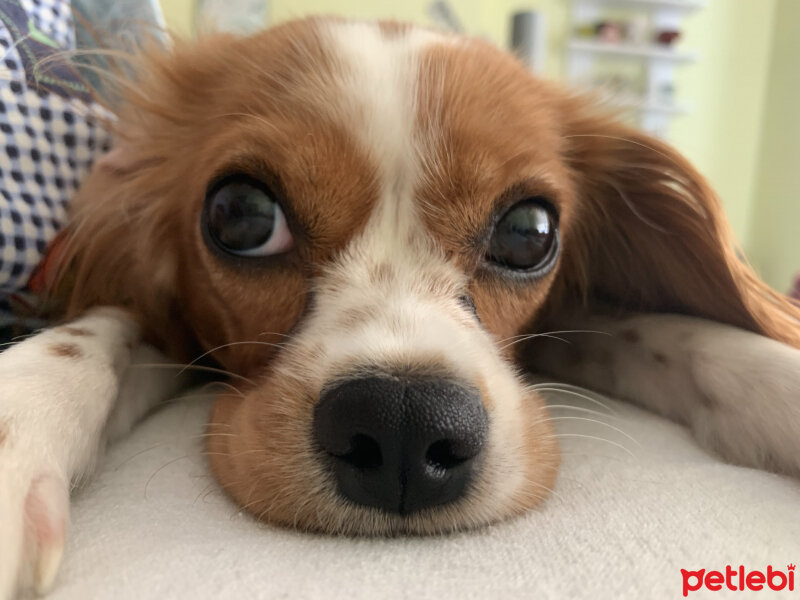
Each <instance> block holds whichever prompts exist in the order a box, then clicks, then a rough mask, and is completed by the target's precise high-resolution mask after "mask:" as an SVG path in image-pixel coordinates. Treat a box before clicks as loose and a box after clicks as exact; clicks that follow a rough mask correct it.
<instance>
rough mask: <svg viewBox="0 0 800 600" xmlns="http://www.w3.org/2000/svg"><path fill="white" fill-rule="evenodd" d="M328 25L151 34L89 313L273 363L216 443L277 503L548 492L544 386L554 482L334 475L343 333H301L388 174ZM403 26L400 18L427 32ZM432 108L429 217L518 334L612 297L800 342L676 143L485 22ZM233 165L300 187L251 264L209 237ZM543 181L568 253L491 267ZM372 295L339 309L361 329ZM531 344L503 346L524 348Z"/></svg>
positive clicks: (423, 76) (89, 240)
mask: <svg viewBox="0 0 800 600" xmlns="http://www.w3.org/2000/svg"><path fill="white" fill-rule="evenodd" d="M314 23H315V22H314V21H304V22H298V23H291V24H288V25H284V26H281V27H278V28H276V29H273V30H271V31H269V32H266V33H262V34H259V35H256V36H254V37H252V38H249V39H246V40H241V39H237V38H233V37H228V36H217V37H210V38H207V39H205V40H203V42H202V43H199V44H186V43H178V44H177V46H176V47H175V49H174V50H173V51H172V53H171V55H170V56H169V57H165V56H162V55H161V54H159V53H158V52H156V51H155V50H151V51H149V52H146V53H144V55H143V58H142V59H141V61H140V66H139V68H138V73H139V78H138V79H137V80H136V81H135V82H134V83H132V84H131V85H129V86H126V87H124V89H123V90H122V96H123V97H124V99H125V102H124V104H123V106H122V107H121V109H120V115H121V117H120V124H121V125H120V127H119V131H118V138H119V139H118V147H117V149H116V150H115V151H114V152H112V153H111V154H110V155H109V156H108V157H107V158H106V159H104V160H103V161H101V162H100V163H99V164H98V166H97V167H96V168H95V169H94V171H93V173H92V174H91V175H90V177H89V178H88V180H87V181H86V183H85V184H84V186H83V188H82V190H81V192H80V193H79V196H78V198H77V199H76V201H75V204H74V210H73V221H72V225H71V228H70V233H71V237H70V241H69V245H68V248H67V252H66V256H65V262H64V264H65V265H67V266H68V269H69V277H67V269H66V268H65V270H64V273H62V281H64V282H69V284H68V285H66V284H65V285H66V289H65V288H62V289H61V290H60V292H61V293H64V292H67V293H68V296H69V301H68V308H67V311H68V313H70V314H78V313H80V312H82V311H84V310H86V309H87V308H89V307H92V306H94V305H99V304H111V305H116V306H125V307H128V308H130V309H131V310H132V311H133V312H134V313H135V314H136V315H137V316H138V317H139V319H140V321H141V323H142V326H143V328H144V330H145V332H146V335H147V337H148V339H149V340H151V341H153V342H155V343H156V344H158V345H159V346H160V347H162V348H163V349H165V350H166V351H167V352H168V353H170V354H172V355H173V356H175V357H176V358H177V359H181V360H187V359H191V358H194V357H195V356H196V355H197V354H199V353H201V352H203V351H206V350H213V356H214V358H215V359H216V360H218V361H219V362H220V363H221V364H222V365H223V366H224V367H225V368H226V369H229V370H231V371H233V372H235V373H237V374H240V375H246V376H249V377H257V378H258V380H257V382H254V383H253V384H252V385H248V386H247V387H246V388H243V389H242V390H241V391H242V397H239V396H233V395H222V396H220V398H219V399H218V402H217V404H216V405H215V407H214V410H213V415H212V418H211V423H210V425H209V434H210V436H209V446H208V447H209V457H210V461H211V465H212V468H213V470H214V472H215V474H216V476H217V478H218V479H219V480H220V481H221V483H222V484H223V485H224V486H225V488H226V489H227V490H228V491H229V492H230V493H231V494H232V495H233V496H234V497H235V498H236V499H237V501H239V502H240V504H242V505H243V506H245V507H246V508H247V509H248V510H250V511H252V512H253V513H254V514H256V515H257V516H260V517H263V518H266V519H269V520H273V521H276V522H281V523H288V524H294V525H297V526H300V527H303V528H309V529H323V530H327V531H350V532H362V533H370V532H375V531H387V532H391V531H406V530H413V531H420V532H432V531H442V530H446V529H448V528H449V527H451V526H452V525H453V523H458V522H459V521H458V519H457V518H456V517H457V516H458V514H460V511H462V512H463V511H472V512H471V513H470V514H471V515H473V516H472V517H470V518H471V519H472V521H471V522H472V523H477V522H486V521H487V520H491V519H494V518H497V517H498V516H502V515H506V514H513V513H515V512H520V511H522V510H525V509H528V508H530V507H532V506H535V505H536V504H537V503H538V502H539V501H541V499H542V493H543V490H544V489H545V488H548V487H549V486H551V485H552V483H553V481H554V478H555V473H556V469H557V465H558V456H557V448H556V444H555V442H554V440H553V436H552V427H551V425H550V423H549V422H546V419H545V417H546V415H545V414H544V408H543V405H542V402H541V399H540V398H538V397H537V396H536V395H535V394H533V393H530V394H528V399H529V400H530V401H529V402H526V403H524V404H523V406H522V407H520V409H519V412H520V415H519V418H520V419H524V421H523V422H524V423H525V426H526V428H527V432H526V436H525V440H524V441H525V445H524V450H523V451H522V454H523V456H522V457H520V460H521V461H522V462H523V463H525V464H526V465H527V466H526V469H527V471H526V474H527V475H528V478H529V482H530V485H529V486H527V487H526V486H523V487H522V488H520V492H519V493H518V494H517V496H515V498H514V499H513V501H512V502H511V503H510V504H509V505H507V506H505V507H504V508H503V509H502V511H501V512H502V515H500V514H493V515H488V516H487V514H484V513H481V510H483V509H482V508H481V506H480V504H479V502H478V500H476V498H477V497H479V494H480V493H483V492H482V491H481V490H478V492H477V494H478V495H477V496H476V495H472V496H470V497H469V498H467V499H465V500H464V501H463V502H462V501H460V502H459V503H456V504H454V505H453V506H451V507H446V508H444V509H441V511H440V512H438V513H437V512H435V511H434V512H431V513H424V514H421V515H418V516H416V517H414V518H413V519H411V520H409V521H407V522H405V521H401V520H398V519H395V518H393V517H389V516H376V515H375V512H374V511H370V510H367V509H363V508H360V507H353V506H352V505H344V504H342V502H341V501H340V500H338V499H337V498H336V497H335V496H334V495H333V494H332V493H331V491H330V490H331V483H330V477H331V476H330V473H329V472H327V471H326V470H325V469H324V465H323V462H322V459H321V457H320V456H319V453H318V452H317V450H316V449H315V448H314V446H313V444H311V443H310V440H309V428H308V423H309V422H310V421H311V414H312V411H313V407H314V404H315V402H316V400H317V396H318V392H319V390H318V389H314V388H312V386H311V384H310V383H309V378H308V377H304V373H307V368H308V365H309V363H311V364H313V362H314V361H315V360H317V359H318V358H319V357H320V356H321V355H322V354H324V352H325V349H324V348H320V347H319V346H318V345H316V346H315V345H313V344H311V345H309V347H307V348H302V349H299V348H296V347H294V346H292V344H291V343H287V339H288V338H286V337H285V336H290V335H291V333H290V332H292V331H294V330H295V329H296V328H298V327H302V326H303V323H304V321H303V316H304V315H305V314H307V313H308V311H309V310H313V304H314V294H313V292H314V291H315V285H317V284H318V277H319V275H320V273H322V272H324V270H325V267H326V266H327V265H329V264H330V263H331V262H332V261H334V260H335V259H336V256H337V254H338V253H339V252H340V251H341V250H342V249H343V248H345V247H346V246H347V244H348V242H349V241H350V240H352V239H353V238H354V237H355V236H356V235H358V233H359V232H360V231H361V230H362V229H363V228H364V226H365V224H366V221H367V218H368V215H369V214H370V211H371V209H372V207H373V206H374V204H375V203H376V201H377V194H378V182H377V177H376V166H375V165H374V164H372V163H371V158H370V157H369V156H367V155H366V154H365V153H364V152H363V150H362V149H361V148H360V147H359V146H358V145H357V144H356V143H355V141H354V139H353V135H352V133H351V132H348V131H346V130H344V128H343V126H342V124H341V123H338V122H337V121H336V120H335V119H333V118H332V117H331V114H330V112H327V111H325V110H324V107H325V103H327V102H328V98H327V96H326V92H329V90H328V89H327V88H326V81H327V78H328V77H329V76H331V75H332V74H335V73H336V72H337V69H339V68H340V66H339V65H338V64H337V63H336V61H335V60H334V59H333V58H332V57H331V56H328V55H327V54H326V51H325V48H324V47H323V45H322V44H321V42H320V39H319V36H318V33H317V32H316V29H315V24H314ZM382 27H383V32H384V34H385V35H387V36H389V37H397V36H402V35H403V34H404V32H405V31H406V29H405V28H404V27H399V26H396V25H391V24H390V25H383V26H382ZM232 65H235V66H236V68H232ZM419 105H420V107H421V108H420V112H419V114H420V119H419V123H417V124H416V126H417V128H418V129H419V132H420V134H421V135H422V136H426V137H428V138H429V139H431V140H435V141H436V145H435V148H434V156H433V157H430V160H428V161H427V162H426V166H427V171H426V173H425V176H424V180H423V182H422V186H421V188H420V189H419V190H418V191H417V194H418V198H417V200H418V202H419V207H420V211H421V213H422V214H423V220H424V225H425V227H426V229H427V230H428V231H429V232H430V234H431V237H432V238H433V239H435V240H436V242H437V243H438V245H439V246H440V248H441V249H442V251H443V252H444V254H445V255H446V256H447V257H449V259H450V260H451V262H452V263H453V264H455V265H457V267H458V269H459V270H460V271H461V272H462V273H464V274H465V276H466V278H467V279H468V281H469V283H468V291H469V293H470V295H471V296H472V297H473V298H474V302H475V305H476V308H477V312H478V315H479V317H480V320H481V324H482V326H483V327H484V328H485V329H486V330H488V331H489V332H490V333H491V334H492V335H493V336H494V338H495V340H496V341H498V346H499V347H500V348H503V343H502V342H504V341H507V339H508V338H509V337H510V336H514V335H517V334H521V333H530V332H537V331H541V330H542V329H543V328H547V327H549V326H550V325H551V324H552V323H554V322H557V321H558V320H559V319H560V318H561V315H562V314H564V313H565V312H568V311H572V310H575V309H577V308H584V309H586V308H588V309H589V310H600V309H603V310H607V309H608V307H609V306H612V307H614V308H615V309H619V310H625V311H643V310H644V311H675V312H682V313H686V314H694V315H699V316H703V317H707V318H710V319H715V320H718V321H722V322H725V323H730V324H732V325H736V326H739V327H743V328H746V329H749V330H752V331H756V332H759V333H762V334H764V335H768V336H770V337H773V338H775V339H778V340H781V341H783V342H786V343H788V344H791V345H793V346H796V347H800V326H799V325H798V322H800V321H799V319H800V311H798V309H797V307H795V306H794V305H792V304H791V303H790V302H789V301H788V300H786V299H784V298H783V297H781V296H780V295H778V294H776V293H775V292H773V291H772V290H770V289H769V288H768V287H767V286H766V285H765V284H764V283H762V282H761V281H760V280H759V279H758V278H757V277H756V275H755V274H754V273H753V272H752V270H750V268H749V267H748V266H747V265H746V264H744V263H743V262H742V261H740V260H739V259H738V258H737V256H736V252H735V246H734V243H733V240H732V236H731V234H730V231H729V228H728V226H727V224H726V222H725V220H724V217H723V215H722V210H721V207H720V205H719V202H718V200H717V199H716V197H715V195H714V193H713V192H712V190H711V189H710V188H709V186H708V184H707V183H706V182H705V180H704V179H703V178H702V177H701V176H700V175H699V174H698V173H697V172H696V171H695V170H694V169H693V168H692V167H691V165H689V163H688V162H687V161H686V160H685V159H684V158H682V157H681V156H680V155H679V154H678V153H677V152H675V151H674V150H672V149H671V148H669V147H668V146H667V145H665V144H663V143H662V142H659V141H656V140H654V139H651V138H649V137H647V136H645V135H643V134H642V133H640V132H637V131H634V130H632V129H629V128H627V127H624V126H622V125H620V124H618V123H617V122H616V121H614V120H613V119H611V118H608V117H606V116H603V115H599V114H597V113H596V112H595V111H594V109H593V108H592V106H591V104H590V103H589V102H588V101H587V100H586V99H585V98H576V97H574V96H572V95H570V94H568V93H566V92H564V91H562V90H560V89H558V88H556V87H554V86H552V85H550V84H546V83H544V82H542V81H539V80H537V79H536V78H534V77H533V76H532V75H531V74H530V73H529V72H528V71H526V70H525V69H524V68H523V67H522V66H521V65H520V64H518V63H517V62H516V61H515V60H514V59H513V58H511V57H510V56H509V55H507V54H505V53H502V52H500V51H498V50H496V49H494V48H492V47H491V46H489V45H487V44H485V43H483V42H479V41H472V42H470V43H468V44H467V43H465V44H457V45H444V46H441V47H434V48H433V49H432V50H430V51H429V52H428V53H427V55H426V56H425V58H424V61H423V67H422V69H421V72H420V97H419ZM231 171H244V172H247V173H250V174H252V175H253V176H254V177H257V178H259V179H262V180H264V181H266V182H268V183H269V184H270V186H271V187H272V188H273V189H274V191H275V192H277V193H278V194H279V195H280V196H281V198H282V199H283V200H285V202H283V203H282V205H283V207H284V209H285V211H286V213H287V220H288V221H289V224H290V227H291V229H292V232H293V235H294V238H295V247H294V249H293V250H292V251H291V252H289V253H287V254H286V255H283V256H281V257H277V258H275V259H274V260H270V261H261V262H259V261H238V262H237V261H235V260H234V261H232V260H231V259H229V258H221V257H220V256H218V255H216V254H214V253H213V252H212V251H210V250H209V249H208V248H207V247H206V245H205V243H204V242H203V239H202V237H201V235H200V227H199V222H200V217H199V215H200V212H201V208H202V205H203V199H204V194H205V190H206V189H207V187H208V186H209V184H210V182H212V181H213V180H214V179H215V178H216V177H218V176H220V175H223V174H226V173H229V172H231ZM530 196H543V197H546V198H547V199H548V200H549V201H550V202H551V203H552V204H553V205H554V206H555V207H556V208H557V209H558V212H559V215H560V216H559V219H560V222H559V225H560V235H561V248H562V253H561V257H560V259H559V262H558V264H557V265H556V267H555V268H554V269H553V270H552V272H551V273H549V274H548V275H546V276H544V277H543V278H541V279H540V280H534V281H526V280H512V279H510V278H508V277H504V276H502V275H500V274H498V272H497V271H496V270H492V269H491V268H489V267H488V266H487V264H486V261H485V260H484V259H485V253H486V244H487V241H488V236H489V234H490V231H491V224H492V219H493V218H495V216H496V215H497V213H498V211H501V210H502V209H503V207H506V206H510V205H511V204H513V203H514V202H516V201H518V200H520V199H523V198H526V197H530ZM392 277H393V274H392V269H391V267H390V266H382V267H379V268H378V269H376V270H375V271H374V272H373V273H372V278H373V281H378V282H382V283H384V282H385V283H386V284H387V285H390V284H391V280H392ZM419 285H421V286H424V285H427V286H429V287H430V289H431V290H438V286H439V285H440V283H439V281H438V280H436V278H435V277H434V278H431V279H430V281H427V280H426V281H420V282H419ZM57 289H58V288H57ZM439 291H440V290H439ZM360 316H361V314H360V313H359V312H358V311H356V312H346V313H345V314H342V315H340V316H339V317H340V319H343V320H344V321H345V322H346V323H348V324H351V325H353V326H355V325H356V324H357V321H358V319H359V317H360ZM340 322H341V321H340ZM474 326H476V327H477V324H475V325H474ZM631 341H633V340H631ZM236 342H246V343H243V344H235V345H230V344H232V343H236ZM250 342H253V343H250ZM262 342H266V343H262ZM278 344H285V347H283V348H278V347H276V345H278ZM226 345H227V346H226ZM222 346H224V347H222ZM218 347H219V348H218ZM509 347H510V346H509ZM516 348H518V346H517V347H514V348H512V349H506V350H501V352H504V353H505V354H506V355H507V357H509V358H510V357H512V355H513V351H514V350H515V349H516ZM581 359H582V358H581V356H580V355H579V354H576V355H575V360H576V361H579V360H581ZM432 360H433V361H434V363H435V364H438V362H440V361H438V359H436V357H434V358H433V359H432ZM656 360H658V357H656ZM521 362H522V363H525V362H526V359H525V357H522V359H521ZM482 391H483V392H484V395H485V397H486V398H491V394H490V392H489V391H487V390H482ZM488 408H491V406H489V407H488ZM298 465H303V467H302V468H301V467H299V466H298ZM308 465H312V466H311V467H308ZM535 486H538V488H537V487H535ZM462 526H465V525H462Z"/></svg>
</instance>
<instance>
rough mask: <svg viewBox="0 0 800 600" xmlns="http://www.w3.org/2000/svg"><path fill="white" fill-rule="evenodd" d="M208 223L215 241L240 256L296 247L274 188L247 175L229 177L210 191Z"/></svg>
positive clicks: (206, 210)
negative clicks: (271, 189)
mask: <svg viewBox="0 0 800 600" xmlns="http://www.w3.org/2000/svg"><path fill="white" fill-rule="evenodd" d="M205 225H206V228H207V229H208V233H209V234H210V236H211V239H212V240H213V241H214V243H215V244H216V245H217V246H219V247H220V248H222V249H223V250H225V251H226V252H229V253H231V254H236V255H239V256H270V255H273V254H281V253H282V252H286V251H288V250H290V249H291V247H292V234H291V232H290V231H289V227H288V225H287V224H286V218H285V217H284V216H283V211H282V210H281V207H280V205H279V204H278V203H277V201H276V200H275V198H274V195H273V194H272V192H270V190H269V188H267V187H266V186H265V185H264V184H262V183H261V182H259V181H256V180H254V179H251V178H250V177H247V176H245V175H234V176H231V177H227V178H226V179H224V180H222V181H221V182H219V183H217V184H216V185H214V186H213V187H212V188H211V189H210V190H209V192H208V195H207V197H206V205H205Z"/></svg>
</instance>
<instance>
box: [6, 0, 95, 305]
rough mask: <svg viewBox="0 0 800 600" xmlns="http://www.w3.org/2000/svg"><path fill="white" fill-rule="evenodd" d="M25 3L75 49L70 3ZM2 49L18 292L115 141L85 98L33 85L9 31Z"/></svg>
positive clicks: (10, 273) (11, 275) (12, 282)
mask: <svg viewBox="0 0 800 600" xmlns="http://www.w3.org/2000/svg"><path fill="white" fill-rule="evenodd" d="M6 4H8V3H6ZM21 4H22V5H26V8H29V10H30V12H28V14H29V18H30V19H31V20H33V21H34V22H36V23H38V24H37V25H36V27H37V28H39V31H41V32H42V33H43V34H45V35H47V36H50V35H52V36H53V37H52V38H50V39H51V40H52V41H56V40H55V39H53V38H59V37H60V39H61V41H62V42H63V43H65V44H70V43H73V44H74V34H71V35H72V37H70V35H65V31H66V27H69V28H70V29H72V24H71V19H72V17H71V13H70V10H69V3H68V2H64V1H57V0H28V1H24V0H23V1H22V2H21ZM36 15H38V21H37V17H36ZM0 47H1V48H0V49H1V50H2V64H0V71H4V72H0V195H2V198H0V293H10V292H14V291H17V290H20V289H22V288H24V287H25V284H26V283H27V281H28V278H29V277H30V275H31V273H32V271H33V270H34V268H35V267H36V265H37V264H38V263H39V261H40V260H41V258H42V256H43V253H44V250H45V247H46V246H47V244H48V243H49V242H50V241H51V240H52V239H53V238H54V237H55V235H56V233H57V232H58V230H59V229H60V227H61V226H62V225H63V223H64V219H65V217H66V210H67V202H68V200H69V199H70V197H71V196H72V194H74V192H75V190H76V189H77V187H78V184H79V182H80V180H81V178H82V177H83V176H84V175H85V174H86V173H87V171H88V170H89V168H90V167H91V164H92V161H93V160H94V158H95V157H96V155H97V154H98V152H99V151H101V150H102V148H103V147H105V146H107V145H108V144H109V141H110V140H109V136H108V133H107V132H106V131H105V130H104V129H103V128H102V126H101V125H100V123H99V121H98V119H97V116H99V115H100V114H101V113H100V108H99V107H98V106H97V105H95V104H94V103H92V102H91V101H89V100H87V99H86V98H85V96H84V97H83V98H80V97H67V96H65V95H63V94H60V93H54V92H52V91H50V90H49V89H47V87H45V86H36V85H35V84H34V83H32V82H31V77H30V73H26V66H28V67H29V65H26V64H24V60H23V58H24V57H23V56H22V55H21V53H23V52H25V49H24V48H23V47H22V46H21V45H20V44H19V41H18V40H17V41H16V42H15V40H14V37H13V36H12V34H11V32H10V31H9V29H8V28H7V27H4V26H2V27H0Z"/></svg>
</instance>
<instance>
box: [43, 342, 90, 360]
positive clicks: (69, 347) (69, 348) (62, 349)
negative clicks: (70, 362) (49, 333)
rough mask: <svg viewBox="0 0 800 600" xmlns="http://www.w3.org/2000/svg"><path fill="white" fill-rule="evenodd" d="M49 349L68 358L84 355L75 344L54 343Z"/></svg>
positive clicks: (52, 352)
mask: <svg viewBox="0 0 800 600" xmlns="http://www.w3.org/2000/svg"><path fill="white" fill-rule="evenodd" d="M48 350H49V351H50V353H51V354H54V355H55V356H64V357H66V358H80V357H81V356H83V352H82V351H81V349H80V348H79V347H78V346H76V345H75V344H53V345H52V346H50V347H49V348H48Z"/></svg>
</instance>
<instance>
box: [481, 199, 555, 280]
mask: <svg viewBox="0 0 800 600" xmlns="http://www.w3.org/2000/svg"><path fill="white" fill-rule="evenodd" d="M557 230H558V225H557V220H556V217H555V211H554V210H553V209H552V208H551V207H550V204H549V203H547V202H546V201H545V200H544V199H541V198H528V199H526V200H522V201H521V202H517V203H516V204H515V205H513V206H512V207H511V208H510V209H508V211H507V212H506V213H505V214H504V215H503V216H502V217H501V218H500V220H499V221H498V222H497V225H495V228H494V232H493V233H492V239H491V241H490V242H489V253H488V259H489V260H490V261H491V262H493V263H495V264H497V265H498V266H500V267H503V268H505V269H509V270H512V271H525V272H530V273H534V272H537V271H542V270H544V269H547V268H549V267H550V266H552V265H553V263H554V262H555V259H556V256H557V255H558V233H557Z"/></svg>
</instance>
